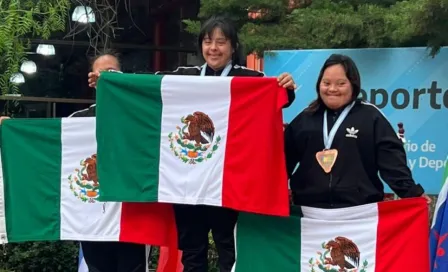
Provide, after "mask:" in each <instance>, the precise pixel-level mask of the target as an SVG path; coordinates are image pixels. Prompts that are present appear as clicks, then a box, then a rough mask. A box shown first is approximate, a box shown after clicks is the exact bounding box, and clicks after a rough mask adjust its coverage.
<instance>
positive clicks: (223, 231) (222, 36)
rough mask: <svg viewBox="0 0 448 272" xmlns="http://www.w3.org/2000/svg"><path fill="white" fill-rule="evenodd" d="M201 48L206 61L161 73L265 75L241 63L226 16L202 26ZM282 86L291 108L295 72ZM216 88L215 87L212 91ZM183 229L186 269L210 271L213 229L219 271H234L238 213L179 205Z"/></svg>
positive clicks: (180, 228) (180, 229)
mask: <svg viewBox="0 0 448 272" xmlns="http://www.w3.org/2000/svg"><path fill="white" fill-rule="evenodd" d="M198 49H199V52H200V53H201V54H202V56H203V58H204V60H205V64H204V65H202V66H195V67H179V68H177V69H176V70H175V71H172V72H159V73H158V74H171V75H192V76H238V77H239V76H247V77H263V76H264V74H263V73H262V72H260V71H255V70H251V69H248V68H245V67H243V66H242V65H241V57H242V53H241V46H240V42H239V39H238V33H237V30H236V28H235V27H234V25H233V24H232V22H230V21H229V20H228V19H226V18H223V17H212V18H210V19H209V20H208V21H206V22H205V23H204V24H203V25H202V28H201V31H200V33H199V37H198ZM278 83H279V85H280V86H282V87H284V88H286V89H287V93H288V100H289V101H288V104H287V105H286V106H285V107H288V106H289V105H290V104H291V103H292V102H293V101H294V97H295V95H294V90H295V89H296V84H295V83H294V81H293V79H292V77H291V75H289V74H287V73H283V74H282V75H280V76H279V77H278ZM210 91H213V90H210ZM174 208H175V215H176V223H177V227H178V232H179V247H180V249H181V250H182V251H183V253H182V254H183V255H182V263H183V265H184V272H207V271H208V265H207V264H208V260H207V256H208V254H207V253H208V246H209V241H208V234H209V232H210V230H211V232H212V236H213V240H214V242H215V245H216V248H217V251H218V257H219V258H218V264H219V271H221V272H230V271H231V269H232V266H233V264H234V262H235V243H234V233H233V232H234V228H235V224H236V221H237V217H238V212H237V211H234V210H230V209H226V208H221V207H211V206H203V205H196V206H193V205H175V207H174Z"/></svg>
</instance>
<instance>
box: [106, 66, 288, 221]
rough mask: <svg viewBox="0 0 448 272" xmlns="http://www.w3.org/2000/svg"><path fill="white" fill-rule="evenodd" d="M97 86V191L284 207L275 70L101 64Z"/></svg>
mask: <svg viewBox="0 0 448 272" xmlns="http://www.w3.org/2000/svg"><path fill="white" fill-rule="evenodd" d="M97 93H98V95H97V122H98V126H97V140H98V174H99V176H100V177H101V180H102V183H101V195H100V199H101V200H104V201H133V202H147V201H151V202H167V203H179V204H193V205H195V204H205V205H212V206H223V207H228V208H232V209H236V210H240V211H247V212H255V213H262V214H271V215H284V216H286V215H288V214H289V203H288V183H287V175H286V168H285V158H284V153H283V149H284V145H283V121H282V106H283V105H284V104H285V103H286V102H287V95H286V91H285V89H283V88H280V87H278V83H277V80H276V79H275V78H244V77H241V78H235V77H199V76H158V75H136V74H118V73H107V72H106V73H103V74H102V75H101V77H100V79H99V82H98V88H97ZM111 166H115V167H111Z"/></svg>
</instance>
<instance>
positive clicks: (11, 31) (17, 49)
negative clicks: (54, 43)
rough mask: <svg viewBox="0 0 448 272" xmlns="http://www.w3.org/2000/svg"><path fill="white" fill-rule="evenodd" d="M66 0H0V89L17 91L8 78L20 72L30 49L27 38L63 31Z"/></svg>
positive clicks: (66, 6)
mask: <svg viewBox="0 0 448 272" xmlns="http://www.w3.org/2000/svg"><path fill="white" fill-rule="evenodd" d="M69 7H70V1H69V0H25V1H23V0H22V1H20V0H3V1H0V73H1V76H0V89H1V91H2V93H3V94H5V93H17V92H18V87H17V86H16V85H15V84H11V83H10V82H9V79H10V77H11V75H12V74H13V73H16V72H18V71H19V67H20V64H21V63H22V62H23V61H24V60H26V50H28V49H29V48H30V43H29V40H28V39H29V38H31V37H39V38H43V39H48V38H49V37H50V35H51V33H52V32H55V31H63V30H65V25H66V19H67V13H68V9H69Z"/></svg>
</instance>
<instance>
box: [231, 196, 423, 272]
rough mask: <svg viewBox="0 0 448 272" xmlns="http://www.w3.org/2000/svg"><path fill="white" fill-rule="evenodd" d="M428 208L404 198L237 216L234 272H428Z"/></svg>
mask: <svg viewBox="0 0 448 272" xmlns="http://www.w3.org/2000/svg"><path fill="white" fill-rule="evenodd" d="M428 224H429V222H428V207H427V204H426V201H425V199H423V198H415V199H403V200H395V201H387V202H381V203H377V204H376V203H375V204H368V205H362V206H357V207H351V208H344V209H332V210H325V209H316V208H309V207H302V209H300V208H298V207H296V208H293V209H292V215H291V216H290V217H274V216H264V215H256V214H250V213H240V215H239V218H238V223H237V226H236V232H235V233H236V235H235V237H236V256H237V257H236V259H237V260H236V265H235V267H234V270H233V271H234V272H246V271H257V272H271V271H282V272H305V271H306V272H311V271H312V272H340V271H346V272H352V271H357V272H396V271H416V272H417V271H419V272H429V249H428Z"/></svg>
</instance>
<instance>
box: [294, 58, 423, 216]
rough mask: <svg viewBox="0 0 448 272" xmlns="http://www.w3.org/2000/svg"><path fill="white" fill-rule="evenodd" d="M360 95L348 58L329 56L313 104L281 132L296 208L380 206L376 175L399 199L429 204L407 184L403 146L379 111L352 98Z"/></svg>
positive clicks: (380, 185) (412, 184)
mask: <svg viewBox="0 0 448 272" xmlns="http://www.w3.org/2000/svg"><path fill="white" fill-rule="evenodd" d="M360 90H361V79H360V75H359V72H358V69H357V67H356V65H355V63H354V62H353V61H352V59H350V58H349V57H347V56H344V55H337V54H334V55H331V56H330V57H329V58H328V59H327V61H326V62H325V64H324V65H323V67H322V69H321V71H320V74H319V78H318V80H317V83H316V91H317V99H316V100H315V101H314V102H312V103H311V104H310V105H309V106H308V108H306V109H305V110H304V111H302V112H301V113H300V114H299V115H298V116H297V117H295V118H294V120H293V121H292V122H291V123H290V124H289V125H288V126H287V127H286V129H285V154H286V163H287V171H288V175H289V177H290V187H291V190H292V195H293V202H294V204H295V205H302V206H310V207H317V208H343V207H351V206H356V205H362V204H367V203H374V202H379V201H382V200H383V198H384V186H383V183H382V181H381V180H380V177H379V176H381V178H382V179H383V180H384V181H385V182H386V183H387V184H388V185H389V186H390V188H391V189H392V190H393V191H394V192H395V193H396V194H397V195H398V196H399V197H400V198H406V197H419V196H424V197H425V198H426V199H427V201H428V202H429V201H430V198H428V197H427V196H426V195H425V194H424V190H423V188H422V187H421V186H420V185H417V184H415V182H414V180H413V179H412V175H411V171H410V169H409V168H408V166H407V164H406V162H407V160H406V153H405V150H404V147H403V143H402V141H401V140H400V139H399V138H398V137H397V134H396V132H395V131H394V129H393V127H392V126H391V124H390V123H389V122H388V121H387V119H386V117H385V116H384V115H383V114H382V113H381V111H380V110H379V109H378V108H376V107H375V106H374V105H372V104H369V103H367V102H364V101H361V100H359V99H357V97H358V95H359V93H360ZM297 164H299V166H298V168H297V170H296V171H295V172H294V169H295V168H296V166H297ZM378 173H379V176H378Z"/></svg>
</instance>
